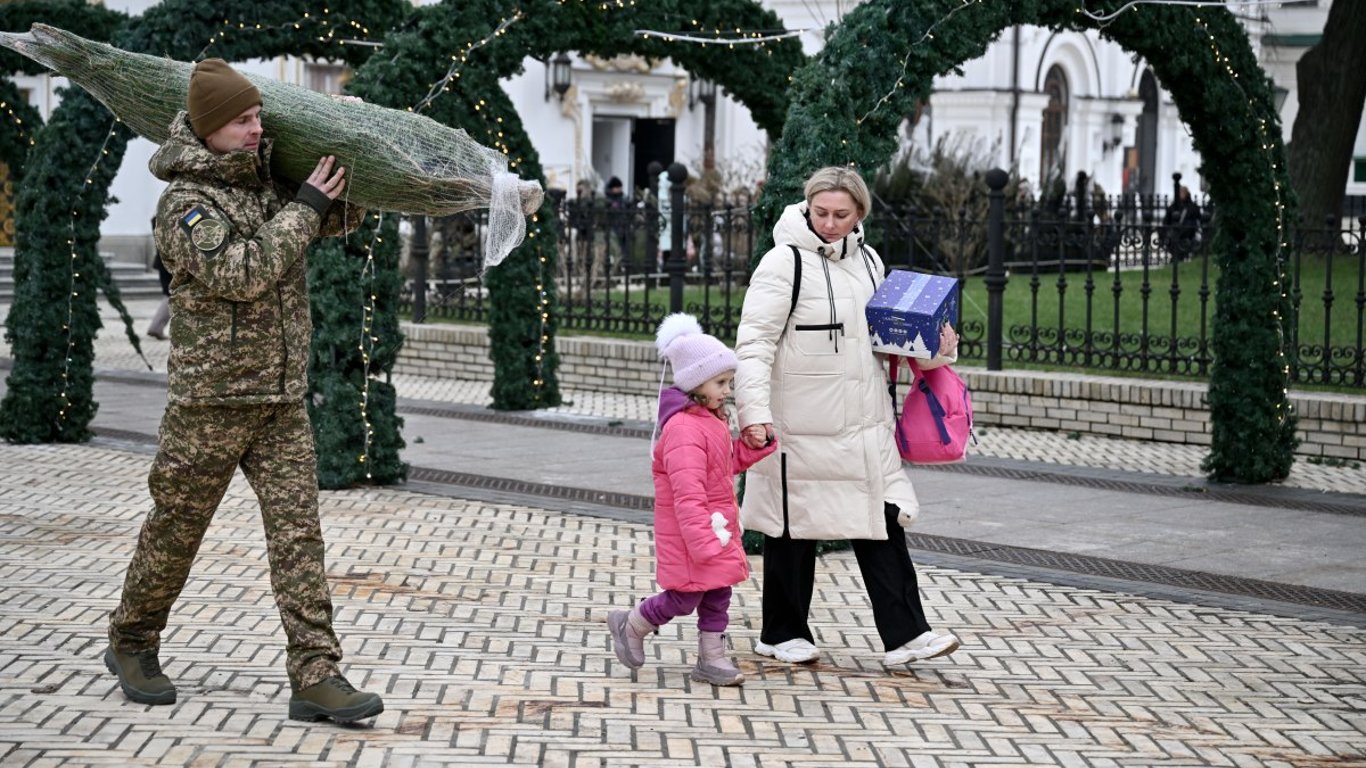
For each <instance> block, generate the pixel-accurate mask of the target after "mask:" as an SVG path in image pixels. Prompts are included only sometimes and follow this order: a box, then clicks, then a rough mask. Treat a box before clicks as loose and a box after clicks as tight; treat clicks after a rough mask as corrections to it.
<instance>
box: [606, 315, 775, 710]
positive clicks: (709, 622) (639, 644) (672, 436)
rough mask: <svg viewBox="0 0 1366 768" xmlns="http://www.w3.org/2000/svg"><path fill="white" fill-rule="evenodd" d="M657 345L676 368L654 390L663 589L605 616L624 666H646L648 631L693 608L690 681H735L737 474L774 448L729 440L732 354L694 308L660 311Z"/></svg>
mask: <svg viewBox="0 0 1366 768" xmlns="http://www.w3.org/2000/svg"><path fill="white" fill-rule="evenodd" d="M655 346H656V347H658V348H659V352H660V355H661V356H662V357H663V358H665V359H666V360H667V361H668V364H669V365H670V366H671V367H672V368H673V371H674V386H672V387H669V388H667V389H661V390H660V392H659V425H658V430H659V441H658V442H657V443H655V444H653V445H652V449H651V455H652V456H653V462H652V470H653V473H654V481H655V558H656V569H655V577H656V579H657V580H658V581H659V585H660V586H661V587H663V588H664V591H663V592H660V593H659V594H656V595H655V596H653V597H651V598H649V599H647V600H645V601H644V602H642V603H641V604H640V605H638V606H636V607H635V608H633V609H631V610H630V611H613V612H612V613H610V614H608V616H607V626H608V629H609V630H610V631H611V633H612V643H613V646H614V647H615V649H616V653H617V658H618V659H620V660H621V663H623V664H625V665H626V666H628V667H630V668H631V669H636V668H638V667H640V666H641V665H642V664H644V663H645V645H644V640H645V636H646V635H648V634H649V633H651V632H654V631H655V630H656V629H658V628H659V626H660V625H661V624H665V623H667V622H668V621H669V620H670V619H674V618H676V617H678V616H687V615H688V614H690V613H692V612H693V611H697V629H698V639H697V657H698V658H697V666H695V667H694V668H693V670H692V679H694V680H697V681H698V682H706V683H711V684H712V685H739V684H740V683H741V682H743V681H744V676H743V675H742V674H741V673H740V670H738V669H736V668H735V665H734V664H733V663H732V662H731V660H730V659H729V658H728V657H727V655H726V645H725V635H724V634H722V633H723V632H725V629H726V625H727V624H728V623H729V622H730V616H729V612H728V609H729V607H730V593H731V585H733V584H738V583H740V582H742V581H744V580H745V579H747V578H749V561H748V559H746V557H745V551H744V547H743V546H742V545H741V543H740V534H741V531H740V519H739V517H740V513H739V508H738V506H737V505H736V503H735V483H734V476H735V475H737V474H739V473H741V472H744V471H745V470H746V469H748V468H749V467H750V465H752V464H753V463H754V462H756V461H758V460H759V459H762V458H763V457H765V456H767V455H768V454H770V453H772V452H773V450H774V449H775V448H776V447H777V446H775V445H774V444H773V442H772V441H769V442H768V443H767V444H766V445H764V446H763V447H762V448H750V447H748V446H746V445H745V444H744V443H743V442H741V441H740V440H739V439H737V438H732V437H731V433H730V424H729V422H728V420H727V418H726V414H725V411H724V410H723V406H724V405H725V402H726V400H727V398H729V397H730V391H731V385H732V383H733V381H734V378H735V353H734V352H731V351H730V349H729V348H727V347H726V345H725V344H722V343H721V342H720V341H718V340H717V339H716V338H715V337H712V336H708V335H707V334H705V333H702V328H701V326H700V325H698V323H697V320H696V319H694V318H693V317H692V316H691V315H686V314H682V313H678V314H674V315H670V316H668V317H666V318H664V322H663V323H661V324H660V326H659V333H658V334H657V335H656V337H655Z"/></svg>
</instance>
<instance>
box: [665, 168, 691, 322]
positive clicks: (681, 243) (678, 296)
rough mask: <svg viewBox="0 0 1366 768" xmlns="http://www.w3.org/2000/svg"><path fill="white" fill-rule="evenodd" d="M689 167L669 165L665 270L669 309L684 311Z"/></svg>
mask: <svg viewBox="0 0 1366 768" xmlns="http://www.w3.org/2000/svg"><path fill="white" fill-rule="evenodd" d="M687 180H688V169H687V168H685V167H684V166H683V164H682V163H673V164H671V165H670V166H669V219H670V221H669V230H670V237H669V258H668V259H667V260H666V261H665V262H664V272H665V274H667V275H668V276H669V311H670V312H682V311H683V273H684V272H686V271H687V270H688V257H687V253H688V249H687V239H686V238H687V235H686V234H685V233H684V232H683V183H684V182H685V181H687Z"/></svg>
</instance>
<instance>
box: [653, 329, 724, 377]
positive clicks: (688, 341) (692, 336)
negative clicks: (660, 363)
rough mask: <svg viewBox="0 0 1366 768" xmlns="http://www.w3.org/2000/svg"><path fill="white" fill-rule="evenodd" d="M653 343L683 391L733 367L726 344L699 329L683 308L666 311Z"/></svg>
mask: <svg viewBox="0 0 1366 768" xmlns="http://www.w3.org/2000/svg"><path fill="white" fill-rule="evenodd" d="M655 347H656V348H658V349H659V355H660V357H663V358H665V359H667V360H668V361H669V365H670V366H671V367H672V368H673V369H674V386H676V387H678V388H679V389H681V390H683V391H684V392H692V391H693V390H694V389H697V388H698V387H700V386H702V385H703V384H705V383H707V382H708V381H709V380H711V379H712V378H713V377H715V376H718V375H720V374H722V373H725V372H727V371H733V370H735V367H736V360H735V353H734V352H732V351H730V347H727V346H726V345H725V344H722V343H721V341H720V340H719V339H717V338H716V337H715V336H708V335H707V334H705V333H703V332H702V326H701V325H699V324H698V322H697V318H695V317H693V316H692V315H689V314H685V313H683V312H678V313H675V314H672V315H669V316H668V317H666V318H664V322H662V323H660V324H659V333H657V334H655Z"/></svg>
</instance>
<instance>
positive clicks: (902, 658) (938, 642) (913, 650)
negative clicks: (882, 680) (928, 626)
mask: <svg viewBox="0 0 1366 768" xmlns="http://www.w3.org/2000/svg"><path fill="white" fill-rule="evenodd" d="M958 645H959V643H958V638H956V637H954V636H953V635H951V634H949V633H948V632H935V631H934V630H930V631H929V632H922V633H921V634H920V636H919V637H917V638H916V639H914V640H912V641H911V642H909V643H906V644H905V645H903V646H901V647H900V648H896V649H894V650H890V651H888V652H887V655H886V656H884V657H882V663H883V665H885V666H888V667H897V666H900V665H902V664H909V663H911V662H912V661H923V660H925V659H933V658H935V657H937V656H947V655H949V654H950V653H953V652H954V651H956V650H958Z"/></svg>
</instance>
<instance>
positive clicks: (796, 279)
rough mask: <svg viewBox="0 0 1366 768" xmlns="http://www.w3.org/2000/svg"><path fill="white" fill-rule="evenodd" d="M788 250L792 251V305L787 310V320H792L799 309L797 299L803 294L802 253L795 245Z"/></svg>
mask: <svg viewBox="0 0 1366 768" xmlns="http://www.w3.org/2000/svg"><path fill="white" fill-rule="evenodd" d="M788 248H791V249H792V305H791V306H789V307H788V308H787V319H789V320H791V319H792V313H793V312H795V311H796V309H797V297H798V296H800V295H801V294H802V252H801V251H799V250H797V246H795V245H789V246H788Z"/></svg>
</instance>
